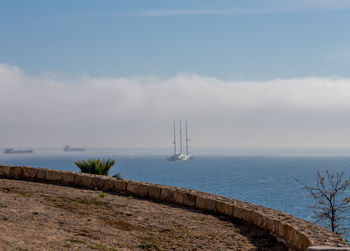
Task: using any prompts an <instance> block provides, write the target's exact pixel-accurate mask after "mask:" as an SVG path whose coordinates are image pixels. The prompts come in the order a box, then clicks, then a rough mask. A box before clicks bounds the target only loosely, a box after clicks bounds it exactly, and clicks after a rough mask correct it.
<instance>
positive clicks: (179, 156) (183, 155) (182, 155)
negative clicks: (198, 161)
mask: <svg viewBox="0 0 350 251" xmlns="http://www.w3.org/2000/svg"><path fill="white" fill-rule="evenodd" d="M179 129H180V130H179V136H180V138H179V143H180V146H179V152H177V147H176V123H175V120H174V123H173V130H174V139H173V145H174V154H173V155H171V156H170V157H169V158H167V160H169V161H178V160H179V161H187V160H192V159H193V158H194V156H193V155H192V154H190V152H189V150H188V149H189V146H188V142H189V141H190V139H189V138H188V130H187V120H186V124H185V142H186V145H185V152H183V147H182V125H181V120H180V121H179Z"/></svg>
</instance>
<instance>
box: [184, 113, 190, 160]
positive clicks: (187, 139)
mask: <svg viewBox="0 0 350 251" xmlns="http://www.w3.org/2000/svg"><path fill="white" fill-rule="evenodd" d="M185 126H186V127H185V129H186V131H185V132H186V155H188V141H190V139H189V138H188V134H187V120H186V125H185Z"/></svg>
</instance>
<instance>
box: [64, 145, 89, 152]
mask: <svg viewBox="0 0 350 251" xmlns="http://www.w3.org/2000/svg"><path fill="white" fill-rule="evenodd" d="M63 151H65V152H85V148H83V147H71V146H69V145H66V146H65V147H64V148H63Z"/></svg>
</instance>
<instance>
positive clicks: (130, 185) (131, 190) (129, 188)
mask: <svg viewBox="0 0 350 251" xmlns="http://www.w3.org/2000/svg"><path fill="white" fill-rule="evenodd" d="M138 186H139V184H138V183H136V182H130V183H128V186H127V188H126V190H127V191H128V192H129V193H131V194H134V195H136V194H137V188H138Z"/></svg>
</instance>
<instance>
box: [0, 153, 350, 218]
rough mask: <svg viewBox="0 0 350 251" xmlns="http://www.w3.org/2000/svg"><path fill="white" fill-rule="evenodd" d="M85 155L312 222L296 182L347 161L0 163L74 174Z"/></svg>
mask: <svg viewBox="0 0 350 251" xmlns="http://www.w3.org/2000/svg"><path fill="white" fill-rule="evenodd" d="M89 157H103V158H112V159H115V160H116V161H117V163H116V165H115V166H114V167H113V168H112V169H111V171H110V174H111V175H113V174H115V173H116V172H120V173H121V175H122V177H123V178H125V179H130V180H139V181H145V182H151V183H157V184H166V185H171V186H180V187H186V188H193V189H197V190H201V191H205V192H209V193H213V194H218V195H223V196H226V197H231V198H235V199H239V200H243V201H248V202H253V203H256V204H260V205H263V206H266V207H270V208H274V209H278V210H281V211H284V212H287V213H289V214H292V215H294V216H297V217H300V218H304V219H307V220H312V219H311V214H312V212H311V209H309V208H308V207H307V206H308V205H310V204H311V201H310V199H309V198H308V197H307V193H306V191H304V190H302V189H301V185H300V184H299V183H297V182H296V181H295V178H298V179H300V180H302V181H304V182H305V183H307V184H310V185H311V184H314V183H315V178H316V172H317V170H321V171H323V170H327V169H328V170H329V171H331V172H333V173H335V172H337V171H344V173H345V177H346V178H349V176H350V157H349V156H347V157H329V156H328V157H263V156H230V157H215V156H197V157H196V159H195V160H193V161H189V162H169V161H166V156H165V155H164V156H125V155H124V156H122V155H115V154H113V153H112V152H107V151H105V152H103V153H101V152H100V153H98V154H97V153H92V152H91V153H89V152H85V153H60V154H58V153H51V152H49V151H48V152H43V153H35V154H33V155H30V154H29V155H25V154H23V155H5V154H0V163H1V164H11V165H27V166H34V167H45V168H51V169H59V170H67V171H78V169H77V168H76V167H75V165H74V164H73V161H75V160H82V159H85V160H86V159H88V158H89Z"/></svg>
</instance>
